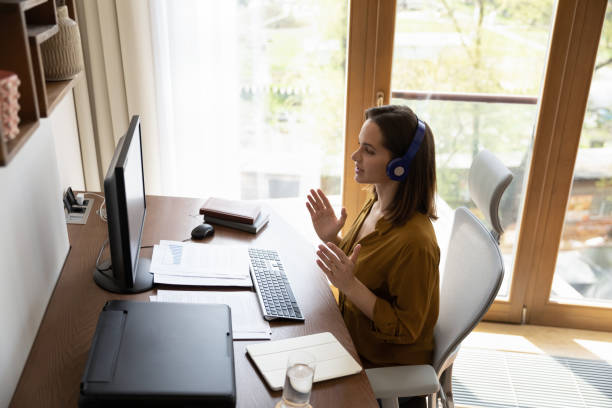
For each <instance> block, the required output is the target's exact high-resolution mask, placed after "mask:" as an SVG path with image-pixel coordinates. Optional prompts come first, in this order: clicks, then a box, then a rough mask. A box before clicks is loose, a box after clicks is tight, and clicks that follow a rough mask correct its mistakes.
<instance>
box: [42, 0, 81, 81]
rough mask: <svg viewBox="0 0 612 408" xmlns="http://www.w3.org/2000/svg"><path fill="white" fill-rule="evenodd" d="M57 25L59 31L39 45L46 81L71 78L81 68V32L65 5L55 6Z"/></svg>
mask: <svg viewBox="0 0 612 408" xmlns="http://www.w3.org/2000/svg"><path fill="white" fill-rule="evenodd" d="M57 25H58V28H59V32H58V33H57V34H55V35H54V36H53V37H51V38H49V39H48V40H47V41H45V42H43V43H42V44H41V45H40V48H41V51H42V58H43V66H44V68H45V79H46V80H47V81H64V80H67V79H71V78H74V77H75V76H76V75H77V74H78V73H79V72H81V71H82V70H83V52H82V50H81V34H80V33H79V26H78V25H77V23H76V21H74V20H72V19H71V18H70V17H69V16H68V7H67V6H64V5H62V6H59V7H58V8H57Z"/></svg>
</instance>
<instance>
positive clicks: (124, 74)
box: [75, 0, 163, 194]
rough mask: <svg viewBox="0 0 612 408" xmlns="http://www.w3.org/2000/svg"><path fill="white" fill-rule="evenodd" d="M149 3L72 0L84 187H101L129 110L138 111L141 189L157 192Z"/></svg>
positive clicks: (158, 182)
mask: <svg viewBox="0 0 612 408" xmlns="http://www.w3.org/2000/svg"><path fill="white" fill-rule="evenodd" d="M149 8H150V7H149V2H148V1H147V0H130V1H115V0H87V1H84V0H79V1H78V3H77V9H78V14H79V16H78V17H79V26H80V30H81V36H82V40H83V41H82V43H83V54H84V58H85V72H86V79H87V92H85V91H83V92H82V93H80V94H77V93H75V97H77V96H78V97H79V99H78V100H77V101H76V102H77V103H76V105H77V117H78V123H79V133H80V135H81V150H82V158H83V169H84V172H85V174H86V187H87V189H88V190H96V189H98V188H100V187H101V185H102V180H103V179H104V176H105V174H106V170H107V168H108V165H109V163H110V161H111V159H112V156H113V152H114V150H115V146H116V144H117V142H118V140H119V139H120V138H121V136H123V135H124V134H125V132H126V131H127V128H128V124H129V121H130V119H131V117H132V115H140V117H141V129H142V132H141V137H142V149H143V167H144V173H145V177H144V179H145V189H146V191H147V193H148V194H160V193H162V191H163V190H162V186H161V179H160V166H159V162H160V152H159V136H158V124H157V110H156V105H155V89H156V87H155V78H154V75H153V51H152V44H151V27H150V24H151V23H150V13H149ZM87 97H88V98H89V105H90V106H91V111H90V112H91V117H88V109H87V106H85V105H87ZM92 128H93V129H92ZM84 135H87V137H88V139H87V140H85V142H84ZM91 139H93V140H91ZM96 170H97V171H96ZM96 172H97V176H98V180H95V177H93V174H95V173H96ZM88 174H89V175H90V177H87V175H88Z"/></svg>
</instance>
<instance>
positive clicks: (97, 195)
mask: <svg viewBox="0 0 612 408" xmlns="http://www.w3.org/2000/svg"><path fill="white" fill-rule="evenodd" d="M84 194H85V195H93V196H96V197H100V198H101V199H102V204H100V208H98V211H96V212H97V214H98V216H99V217H100V219H101V220H102V221H104V222H107V217H106V208H105V209H104V212H102V207H104V204H105V203H106V197H104V196H103V195H100V194H96V193H84Z"/></svg>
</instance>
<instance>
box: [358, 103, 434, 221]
mask: <svg viewBox="0 0 612 408" xmlns="http://www.w3.org/2000/svg"><path fill="white" fill-rule="evenodd" d="M365 117H366V119H370V120H372V121H373V122H374V123H376V124H377V125H378V127H379V128H380V131H381V133H382V135H383V146H384V147H385V148H387V149H388V150H389V151H391V156H392V158H393V159H395V158H397V157H402V156H403V155H404V154H405V153H406V151H407V150H408V147H409V146H410V144H411V143H412V139H414V136H415V132H416V129H417V120H418V119H417V116H416V115H415V113H414V112H413V111H412V110H411V109H410V108H409V107H407V106H400V105H387V106H380V107H375V108H370V109H368V110H366V112H365ZM423 123H424V122H423ZM374 194H376V191H374ZM435 195H436V149H435V145H434V138H433V133H432V132H431V129H430V128H429V125H427V124H426V123H425V137H424V138H423V141H422V142H421V146H420V147H419V150H418V151H417V153H416V155H415V156H414V159H413V160H412V162H411V163H410V167H409V168H408V176H407V177H406V178H405V179H404V180H403V181H400V182H399V186H398V189H397V192H396V193H395V197H394V198H393V201H392V203H391V205H390V207H389V208H387V209H386V218H387V219H388V220H389V221H390V222H391V223H392V224H393V225H403V224H404V223H406V221H408V220H409V219H410V218H412V216H414V214H415V213H416V212H420V213H421V214H425V215H427V216H428V217H429V218H430V219H432V220H435V219H437V218H438V216H437V214H436V204H435Z"/></svg>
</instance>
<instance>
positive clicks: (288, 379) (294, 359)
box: [276, 351, 316, 408]
mask: <svg viewBox="0 0 612 408" xmlns="http://www.w3.org/2000/svg"><path fill="white" fill-rule="evenodd" d="M315 361H316V360H315V357H314V356H313V355H312V354H311V353H308V352H306V351H295V352H293V353H291V354H289V357H288V358H287V372H286V374H285V386H284V387H283V397H282V399H281V400H280V401H279V403H278V404H277V405H276V407H277V408H296V407H310V392H311V391H312V381H313V379H314V371H315Z"/></svg>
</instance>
